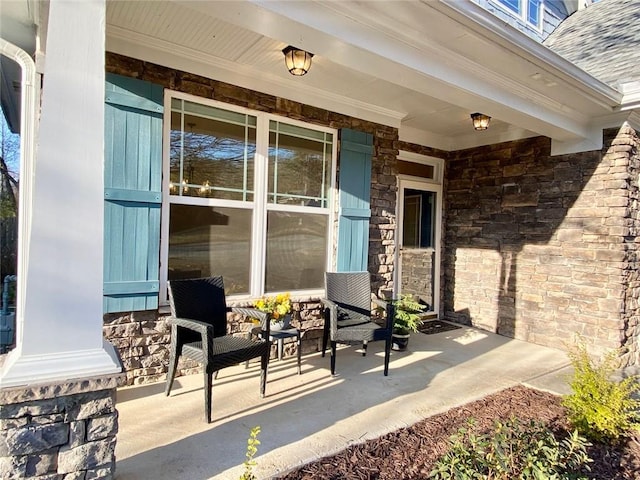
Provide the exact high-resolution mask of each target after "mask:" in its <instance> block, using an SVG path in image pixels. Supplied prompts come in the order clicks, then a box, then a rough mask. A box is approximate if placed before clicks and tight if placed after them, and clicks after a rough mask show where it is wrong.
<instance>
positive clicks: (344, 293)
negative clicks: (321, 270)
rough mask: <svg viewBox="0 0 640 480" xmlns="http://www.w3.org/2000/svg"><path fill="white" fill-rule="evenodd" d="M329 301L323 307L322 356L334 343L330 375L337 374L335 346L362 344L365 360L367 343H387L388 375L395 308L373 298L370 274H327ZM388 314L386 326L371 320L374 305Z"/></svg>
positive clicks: (323, 300)
mask: <svg viewBox="0 0 640 480" xmlns="http://www.w3.org/2000/svg"><path fill="white" fill-rule="evenodd" d="M325 287H326V298H323V299H322V303H323V305H324V312H325V313H324V315H325V320H324V335H323V338H322V356H323V357H324V356H325V351H326V349H327V342H328V340H329V338H330V339H331V375H335V373H336V345H337V344H338V343H346V344H362V348H363V353H362V356H365V355H366V354H367V343H368V342H373V341H376V340H384V341H385V349H384V374H385V376H386V375H388V374H389V355H390V353H391V332H392V327H393V320H392V319H393V315H394V312H393V304H392V303H391V302H384V301H382V300H378V299H375V298H374V299H372V298H371V280H370V277H369V272H345V273H342V272H340V273H338V272H326V273H325ZM372 300H373V302H374V303H376V304H377V305H378V306H379V307H381V308H383V309H384V310H385V311H386V320H385V325H379V324H378V323H376V322H374V321H373V320H372V318H371V302H372Z"/></svg>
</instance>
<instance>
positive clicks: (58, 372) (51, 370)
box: [0, 341, 122, 389]
mask: <svg viewBox="0 0 640 480" xmlns="http://www.w3.org/2000/svg"><path fill="white" fill-rule="evenodd" d="M21 353H22V352H21V351H20V348H19V347H18V348H16V349H15V350H13V351H11V352H10V353H9V354H7V356H6V358H5V361H4V365H2V369H1V370H0V389H2V388H7V387H17V386H21V385H30V384H34V383H44V382H54V381H65V380H70V379H76V378H86V377H94V376H96V375H112V374H118V373H120V372H121V371H122V366H121V363H120V359H119V358H118V355H117V353H116V352H115V349H114V348H113V345H111V344H110V343H109V342H107V341H103V345H102V348H97V349H92V350H76V351H72V352H60V353H55V354H45V355H22V354H21Z"/></svg>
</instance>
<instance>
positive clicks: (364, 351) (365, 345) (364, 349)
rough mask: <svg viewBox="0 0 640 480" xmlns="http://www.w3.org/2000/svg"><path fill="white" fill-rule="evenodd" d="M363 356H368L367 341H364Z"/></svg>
mask: <svg viewBox="0 0 640 480" xmlns="http://www.w3.org/2000/svg"><path fill="white" fill-rule="evenodd" d="M362 356H363V357H366V356H367V342H362Z"/></svg>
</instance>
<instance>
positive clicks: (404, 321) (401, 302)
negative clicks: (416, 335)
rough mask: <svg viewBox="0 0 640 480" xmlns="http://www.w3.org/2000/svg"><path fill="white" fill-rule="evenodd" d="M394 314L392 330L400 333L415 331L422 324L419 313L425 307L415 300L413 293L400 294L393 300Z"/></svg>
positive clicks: (405, 333)
mask: <svg viewBox="0 0 640 480" xmlns="http://www.w3.org/2000/svg"><path fill="white" fill-rule="evenodd" d="M393 306H394V307H395V316H394V318H393V331H394V332H395V333H398V334H401V335H407V334H409V333H410V332H417V331H418V327H419V326H420V325H422V320H421V319H420V313H421V312H422V311H423V310H424V309H425V308H426V307H425V306H424V305H422V304H421V303H419V302H417V301H416V300H415V299H414V298H413V295H400V297H399V298H398V299H397V300H393Z"/></svg>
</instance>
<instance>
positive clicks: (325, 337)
mask: <svg viewBox="0 0 640 480" xmlns="http://www.w3.org/2000/svg"><path fill="white" fill-rule="evenodd" d="M328 321H329V319H328V318H325V319H324V332H322V356H323V357H324V353H325V351H326V350H327V343H328V341H329V325H328V323H327V322H328Z"/></svg>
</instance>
